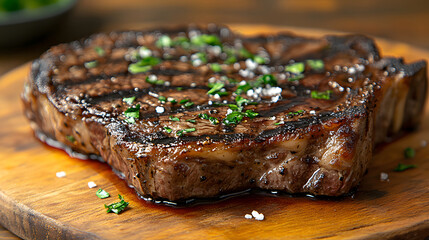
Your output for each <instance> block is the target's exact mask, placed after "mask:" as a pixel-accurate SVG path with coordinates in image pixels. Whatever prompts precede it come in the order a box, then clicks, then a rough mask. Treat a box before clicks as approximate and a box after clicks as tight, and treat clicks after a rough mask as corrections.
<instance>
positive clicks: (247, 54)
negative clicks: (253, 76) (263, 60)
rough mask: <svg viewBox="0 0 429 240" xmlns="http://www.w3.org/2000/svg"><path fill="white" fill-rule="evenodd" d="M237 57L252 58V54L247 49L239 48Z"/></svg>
mask: <svg viewBox="0 0 429 240" xmlns="http://www.w3.org/2000/svg"><path fill="white" fill-rule="evenodd" d="M238 55H239V56H240V57H242V58H253V54H252V53H250V52H249V51H248V50H247V49H245V48H241V49H240V50H238Z"/></svg>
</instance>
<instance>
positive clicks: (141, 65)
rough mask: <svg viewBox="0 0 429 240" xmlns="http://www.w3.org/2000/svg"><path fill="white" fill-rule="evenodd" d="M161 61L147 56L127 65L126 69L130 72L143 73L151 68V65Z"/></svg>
mask: <svg viewBox="0 0 429 240" xmlns="http://www.w3.org/2000/svg"><path fill="white" fill-rule="evenodd" d="M160 63H161V59H159V58H156V57H152V56H148V57H145V58H143V59H141V60H140V61H138V62H136V63H132V64H130V65H129V66H128V71H129V72H130V73H132V74H137V73H144V72H147V71H149V70H151V69H152V66H155V65H158V64H160Z"/></svg>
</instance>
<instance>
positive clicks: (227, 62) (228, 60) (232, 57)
mask: <svg viewBox="0 0 429 240" xmlns="http://www.w3.org/2000/svg"><path fill="white" fill-rule="evenodd" d="M236 62H237V58H236V57H235V56H230V57H228V58H227V59H226V60H225V61H224V63H226V64H233V63H236Z"/></svg>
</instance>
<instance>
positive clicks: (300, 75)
mask: <svg viewBox="0 0 429 240" xmlns="http://www.w3.org/2000/svg"><path fill="white" fill-rule="evenodd" d="M303 78H304V74H302V73H300V74H297V75H294V76H291V77H290V78H288V79H287V80H288V81H289V82H293V81H298V80H301V79H303Z"/></svg>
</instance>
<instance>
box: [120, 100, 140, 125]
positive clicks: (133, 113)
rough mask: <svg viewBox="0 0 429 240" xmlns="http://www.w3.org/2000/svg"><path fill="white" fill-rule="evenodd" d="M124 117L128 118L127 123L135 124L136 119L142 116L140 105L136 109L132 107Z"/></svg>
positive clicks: (126, 111)
mask: <svg viewBox="0 0 429 240" xmlns="http://www.w3.org/2000/svg"><path fill="white" fill-rule="evenodd" d="M124 115H125V116H126V117H127V119H125V121H127V122H129V123H135V122H136V121H135V119H136V118H137V119H138V118H139V116H140V104H137V105H136V107H134V108H133V107H130V108H128V109H127V110H125V112H124Z"/></svg>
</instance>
